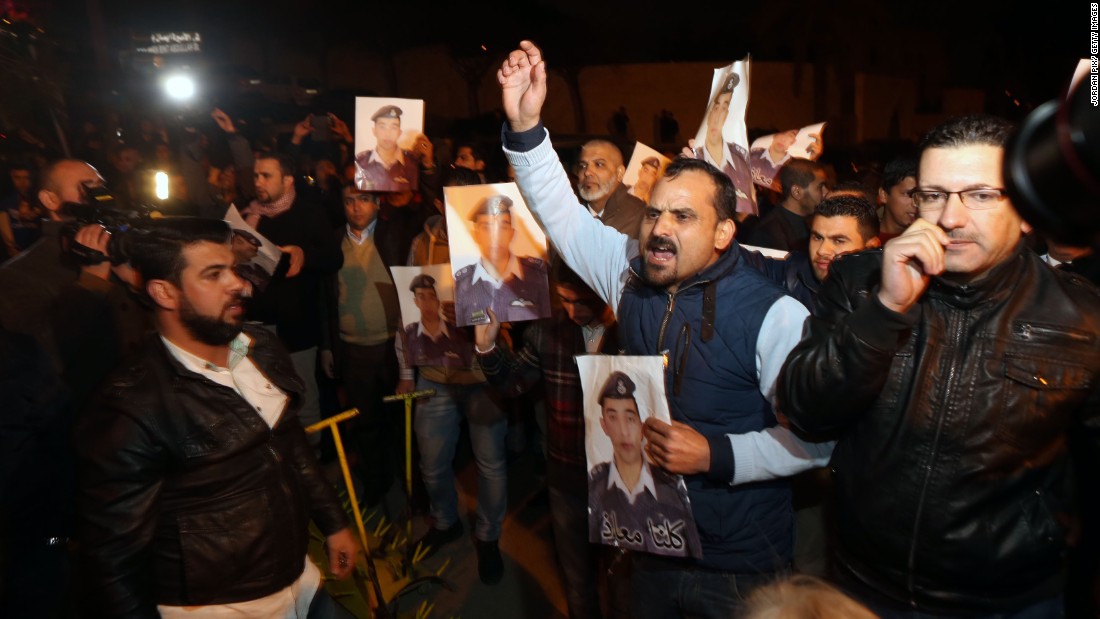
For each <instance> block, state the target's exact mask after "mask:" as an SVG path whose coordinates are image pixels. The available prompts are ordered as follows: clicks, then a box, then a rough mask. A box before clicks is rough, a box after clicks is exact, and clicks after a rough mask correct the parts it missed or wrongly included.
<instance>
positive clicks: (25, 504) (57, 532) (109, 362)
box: [0, 159, 144, 617]
mask: <svg viewBox="0 0 1100 619" xmlns="http://www.w3.org/2000/svg"><path fill="white" fill-rule="evenodd" d="M102 188H103V178H102V177H101V176H100V175H99V173H98V172H97V171H96V169H95V168H93V167H92V166H90V165H88V164H87V163H85V162H83V161H79V160H75V159H63V160H60V161H57V162H54V163H53V164H51V165H50V166H48V167H47V168H46V170H45V173H44V174H43V178H42V189H41V191H40V192H39V193H38V199H39V201H40V202H41V203H42V206H43V207H44V208H45V210H46V211H47V212H48V214H49V218H50V219H49V221H47V222H45V223H44V225H43V229H42V232H43V234H42V238H40V239H39V240H38V241H37V242H36V243H35V244H33V245H31V246H30V247H29V248H28V249H27V250H26V251H25V252H23V253H22V254H20V255H19V257H17V258H16V259H14V260H10V261H8V262H7V263H5V264H3V265H0V290H3V291H4V292H3V294H2V295H0V328H2V329H3V330H4V337H5V341H10V342H12V344H11V348H3V350H4V354H3V355H2V357H3V368H2V369H3V372H2V380H0V402H4V405H3V406H2V407H0V411H2V415H0V445H2V446H3V452H4V454H5V465H4V467H3V469H4V473H5V475H4V477H3V482H4V483H3V484H2V486H0V492H2V494H0V547H3V548H4V549H5V555H6V556H7V557H11V558H12V559H11V560H10V561H5V562H4V570H3V571H4V573H3V575H2V577H0V579H2V580H0V582H3V589H4V590H3V591H2V592H0V616H5V617H28V616H43V617H45V616H54V615H55V614H57V613H59V612H61V611H62V609H64V608H65V606H66V604H67V596H66V595H65V594H66V590H67V585H68V576H67V574H68V572H69V570H68V567H67V563H68V555H67V549H66V545H67V541H68V536H69V535H70V531H71V528H72V514H73V506H72V494H73V491H74V488H73V481H72V478H73V473H74V466H73V454H72V453H71V446H70V440H71V439H70V435H71V431H72V423H73V418H74V416H75V414H76V413H77V412H79V411H80V410H81V409H82V408H83V405H84V403H85V402H86V400H87V399H88V397H89V396H90V394H91V393H92V391H93V390H94V389H95V388H96V386H97V385H98V384H99V382H100V381H101V380H102V378H103V377H104V376H105V374H106V373H107V371H109V370H110V369H111V368H112V366H113V365H114V363H115V361H116V360H117V359H118V357H119V355H120V353H121V351H122V350H123V348H124V346H125V343H124V340H123V339H122V338H120V336H119V329H118V328H117V325H120V324H122V325H129V327H128V328H127V331H128V332H134V333H136V332H137V331H140V330H141V326H140V325H141V324H143V318H144V312H143V311H141V310H140V309H139V306H138V305H136V304H135V303H133V302H132V301H131V300H130V298H129V296H128V294H127V291H126V287H125V285H123V284H122V280H121V279H120V275H121V276H122V277H128V275H129V271H128V269H127V268H126V267H124V266H119V267H116V268H115V269H114V271H115V272H114V273H112V267H111V265H110V263H108V262H103V263H100V264H94V265H92V264H86V265H83V266H81V265H78V264H77V263H76V261H75V259H74V257H73V255H72V253H71V252H67V251H65V250H64V249H63V248H62V247H63V243H68V247H69V248H70V249H74V248H77V246H78V245H79V246H81V247H83V248H84V249H85V251H86V250H87V249H98V250H100V251H102V250H104V249H106V245H107V241H108V239H109V238H110V235H109V234H108V233H107V232H106V230H104V229H103V227H101V226H99V225H95V224H93V225H85V226H79V227H78V224H76V223H75V222H73V221H71V217H69V216H68V215H67V214H66V212H65V211H66V210H67V207H63V205H65V204H66V203H87V202H88V201H89V190H91V191H95V190H97V189H100V190H101V189H102ZM66 230H67V231H69V232H71V238H70V237H69V236H67V235H66V234H65V231H66ZM135 339H136V336H135Z"/></svg>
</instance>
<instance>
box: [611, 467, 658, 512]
mask: <svg viewBox="0 0 1100 619" xmlns="http://www.w3.org/2000/svg"><path fill="white" fill-rule="evenodd" d="M615 487H617V488H619V489H620V490H622V491H623V492H625V493H626V497H627V498H628V499H630V504H631V505H633V504H634V501H635V499H637V498H638V495H639V494H641V493H642V492H644V491H646V490H649V494H650V495H652V496H653V498H655V499H656V498H657V487H656V486H655V485H654V484H653V474H652V473H650V472H649V463H648V462H646V461H645V459H644V458H643V459H642V473H641V475H638V483H637V484H635V485H634V487H633V488H627V487H626V482H624V481H623V478H622V476H621V475H619V469H618V468H616V467H615V458H611V469H610V470H609V471H608V474H607V489H608V490H610V489H612V488H615Z"/></svg>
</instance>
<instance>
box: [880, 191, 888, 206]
mask: <svg viewBox="0 0 1100 619" xmlns="http://www.w3.org/2000/svg"><path fill="white" fill-rule="evenodd" d="M887 197H888V196H887V195H886V190H884V189H883V188H882V187H879V188H878V203H879V204H880V205H881V204H886V198H887Z"/></svg>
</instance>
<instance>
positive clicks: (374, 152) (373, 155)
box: [367, 146, 405, 170]
mask: <svg viewBox="0 0 1100 619" xmlns="http://www.w3.org/2000/svg"><path fill="white" fill-rule="evenodd" d="M372 161H377V162H378V163H380V164H381V165H382V167H383V168H386V169H387V170H388V169H390V168H392V167H393V166H394V164H397V163H400V164H401V165H405V151H403V150H401V147H400V146H398V147H397V159H394V161H393V163H391V164H389V165H386V162H385V161H382V159H381V158H380V157H379V156H378V149H377V148H374V149H371V151H370V157H367V165H370V163H371V162H372Z"/></svg>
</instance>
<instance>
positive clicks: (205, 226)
mask: <svg viewBox="0 0 1100 619" xmlns="http://www.w3.org/2000/svg"><path fill="white" fill-rule="evenodd" d="M232 234H233V229H232V228H231V227H230V226H229V224H228V223H226V222H224V221H222V220H220V219H205V218H201V217H166V218H164V219H156V220H153V221H149V222H143V223H142V225H141V228H135V229H134V230H132V231H131V232H129V233H128V235H127V239H126V241H127V243H128V248H127V254H128V255H129V256H130V264H131V265H132V266H133V267H134V269H136V270H137V272H138V273H141V275H142V277H144V278H145V280H146V281H149V280H153V279H163V280H167V281H170V282H172V283H173V284H175V285H177V286H179V285H180V275H181V273H183V268H184V267H185V266H186V265H185V264H184V259H183V249H184V248H185V247H187V246H189V245H194V244H195V243H201V242H207V243H217V244H219V245H222V244H226V243H229V240H230V238H231V236H232Z"/></svg>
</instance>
